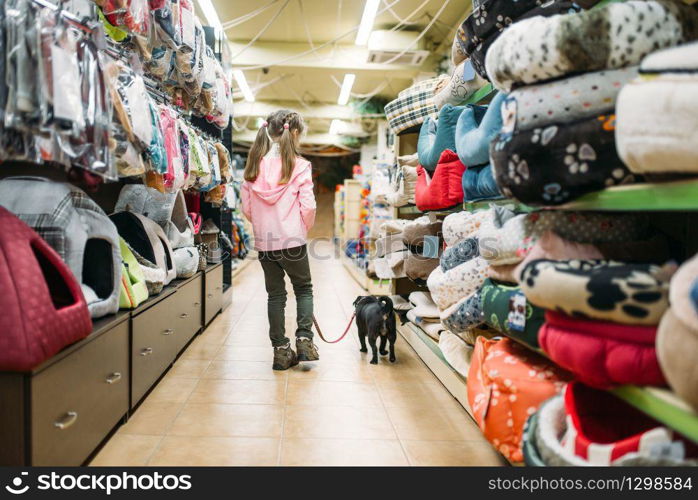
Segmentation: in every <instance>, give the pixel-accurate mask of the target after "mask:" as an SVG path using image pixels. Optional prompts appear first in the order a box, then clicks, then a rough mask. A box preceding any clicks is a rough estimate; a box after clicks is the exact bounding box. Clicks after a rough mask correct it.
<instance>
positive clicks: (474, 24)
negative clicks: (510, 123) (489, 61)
mask: <svg viewBox="0 0 698 500" xmlns="http://www.w3.org/2000/svg"><path fill="white" fill-rule="evenodd" d="M578 10H579V9H578V7H577V6H576V5H575V4H574V3H572V2H569V1H564V0H551V1H547V2H543V1H542V0H517V1H515V2H507V1H504V2H503V1H500V0H486V1H484V2H482V3H481V4H480V5H479V6H478V7H474V8H473V13H472V14H471V15H470V16H468V18H467V19H466V20H465V21H464V22H463V24H462V25H461V26H460V28H459V30H458V32H457V35H456V39H457V40H458V41H459V42H460V45H461V51H462V52H463V53H465V54H466V55H467V56H469V57H470V60H471V61H472V63H473V67H474V68H475V71H477V72H478V73H479V74H480V75H482V76H483V77H485V78H486V77H487V72H486V69H485V56H486V55H487V51H488V49H489V47H490V46H491V45H492V44H493V43H494V41H495V40H497V38H498V37H499V35H500V34H501V33H502V32H503V31H505V30H506V29H507V28H508V27H509V26H510V25H511V24H512V23H516V22H517V21H520V20H521V19H526V18H528V17H534V16H553V15H555V14H560V13H566V12H576V11H578Z"/></svg>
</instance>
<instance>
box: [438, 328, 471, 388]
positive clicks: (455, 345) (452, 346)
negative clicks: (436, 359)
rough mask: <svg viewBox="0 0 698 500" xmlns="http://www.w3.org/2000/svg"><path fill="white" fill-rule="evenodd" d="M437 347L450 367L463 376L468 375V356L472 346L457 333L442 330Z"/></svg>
mask: <svg viewBox="0 0 698 500" xmlns="http://www.w3.org/2000/svg"><path fill="white" fill-rule="evenodd" d="M439 349H441V353H442V354H443V355H444V358H445V359H446V362H447V363H448V364H449V365H450V366H451V368H453V369H454V370H455V371H456V372H458V373H459V374H460V375H461V376H462V377H464V378H465V377H467V376H468V370H469V369H470V357H471V356H472V354H473V348H472V347H471V346H470V345H468V344H466V343H465V341H464V340H463V339H462V338H460V337H459V336H458V335H455V334H453V333H451V332H449V331H448V330H444V331H442V332H441V335H439Z"/></svg>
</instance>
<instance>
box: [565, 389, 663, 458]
mask: <svg viewBox="0 0 698 500" xmlns="http://www.w3.org/2000/svg"><path fill="white" fill-rule="evenodd" d="M564 402H565V414H566V420H567V431H566V432H565V435H564V436H563V438H562V446H563V447H564V449H565V450H566V451H567V452H568V453H569V454H570V455H574V456H577V457H579V458H581V459H582V460H585V461H587V462H588V463H589V464H590V465H596V466H600V465H610V464H611V463H612V462H615V461H617V460H619V459H621V458H623V457H624V456H626V455H627V454H629V453H636V454H638V455H652V454H653V453H655V452H656V450H658V449H660V450H661V449H662V448H668V447H671V445H672V442H673V441H674V440H673V432H672V431H670V430H669V429H667V428H665V427H662V426H660V425H659V424H658V423H657V421H655V420H654V419H652V418H650V417H649V416H648V415H647V414H645V413H643V412H642V411H640V410H638V409H636V408H635V407H633V406H631V405H629V404H628V403H626V402H624V401H623V400H621V399H619V398H618V397H616V396H614V395H613V394H610V393H608V392H606V391H599V390H597V389H593V388H591V387H587V386H585V385H584V384H581V383H579V382H571V383H570V384H569V385H568V386H567V387H566V388H565V391H564Z"/></svg>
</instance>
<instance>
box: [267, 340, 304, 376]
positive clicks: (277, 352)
mask: <svg viewBox="0 0 698 500" xmlns="http://www.w3.org/2000/svg"><path fill="white" fill-rule="evenodd" d="M297 364H298V356H296V353H295V352H293V349H291V343H290V342H289V343H288V344H286V345H284V346H281V347H274V364H273V366H272V369H274V370H288V369H289V368H291V367H292V366H296V365H297Z"/></svg>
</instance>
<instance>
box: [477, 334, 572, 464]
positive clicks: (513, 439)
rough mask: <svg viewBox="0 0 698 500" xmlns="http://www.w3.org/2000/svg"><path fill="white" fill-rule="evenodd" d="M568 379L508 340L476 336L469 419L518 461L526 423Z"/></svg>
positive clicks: (547, 363)
mask: <svg viewBox="0 0 698 500" xmlns="http://www.w3.org/2000/svg"><path fill="white" fill-rule="evenodd" d="M568 379H569V376H568V374H566V373H565V372H563V371H562V370H560V369H558V368H557V367H556V366H555V365H553V364H552V363H550V362H549V361H548V360H546V359H545V358H543V357H542V356H539V355H537V354H535V353H533V352H531V351H530V350H528V349H526V348H525V347H523V346H521V345H518V344H517V343H516V342H514V341H513V340H511V339H507V338H503V339H499V340H485V339H484V338H482V337H480V338H478V339H477V343H476V344H475V350H474V352H473V356H472V359H471V362H470V371H469V372H468V377H467V386H468V402H469V403H470V408H471V409H472V415H473V418H474V419H475V422H476V423H477V424H478V425H479V426H480V429H482V431H483V433H484V434H485V438H486V439H487V440H488V441H489V442H490V443H493V444H494V446H495V447H496V448H497V450H499V452H500V453H501V454H502V455H504V456H505V457H506V458H507V459H509V460H511V461H512V462H522V461H523V453H522V450H521V440H522V436H523V427H524V424H525V423H526V420H527V419H528V417H530V416H531V415H532V414H533V413H535V412H536V410H537V409H538V407H539V405H540V404H541V403H543V402H544V401H545V400H547V399H549V398H551V397H552V396H555V395H556V394H557V393H559V392H560V391H561V390H562V388H563V386H564V384H565V382H567V380H568Z"/></svg>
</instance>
